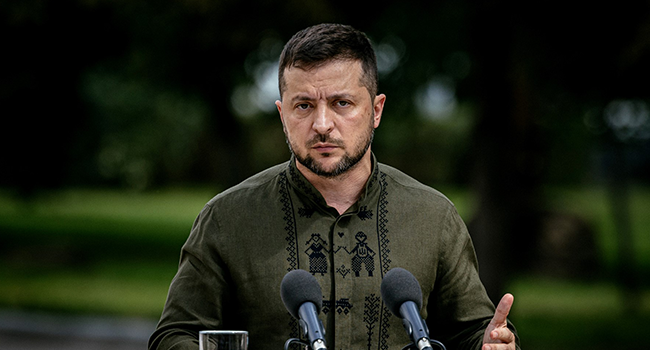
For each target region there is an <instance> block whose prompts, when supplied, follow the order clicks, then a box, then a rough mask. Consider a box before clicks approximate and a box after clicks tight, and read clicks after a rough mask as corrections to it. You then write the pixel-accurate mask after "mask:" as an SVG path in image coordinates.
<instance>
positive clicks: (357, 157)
mask: <svg viewBox="0 0 650 350" xmlns="http://www.w3.org/2000/svg"><path fill="white" fill-rule="evenodd" d="M371 121H372V120H371ZM374 136H375V128H374V127H373V125H372V124H371V125H370V128H369V131H368V132H367V133H366V134H364V135H363V136H362V137H361V138H359V139H357V143H356V144H355V146H356V147H355V148H354V149H353V150H352V153H350V152H348V151H347V150H346V151H345V153H344V154H343V157H341V160H339V162H338V163H337V164H335V165H334V167H333V168H332V169H329V170H327V169H324V168H323V166H322V165H321V164H320V163H319V162H317V161H316V160H315V159H314V158H313V157H312V156H311V155H309V154H306V155H302V154H299V153H297V152H295V151H294V150H295V149H297V147H294V145H292V143H291V141H290V140H289V139H288V138H287V137H286V133H285V139H286V141H287V145H289V150H290V151H291V154H293V156H294V157H296V161H297V162H299V163H300V164H302V165H304V166H305V167H306V168H307V169H309V170H310V171H311V172H313V173H314V174H316V175H318V176H321V177H324V178H335V177H337V176H339V175H342V174H344V173H346V172H348V171H349V170H350V169H352V168H354V167H355V166H356V165H357V164H358V163H359V161H361V159H362V158H363V156H364V155H365V154H366V152H368V149H369V148H370V145H371V144H372V140H373V139H374ZM318 142H326V143H331V144H335V145H337V146H339V147H342V146H343V145H344V143H343V141H341V140H338V139H333V138H330V136H329V135H316V136H314V137H313V138H312V139H311V140H309V141H308V142H307V144H306V145H305V146H306V149H309V148H311V147H312V146H313V145H315V144H316V143H318ZM323 156H324V157H329V156H330V154H329V153H324V154H323Z"/></svg>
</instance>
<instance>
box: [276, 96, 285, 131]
mask: <svg viewBox="0 0 650 350" xmlns="http://www.w3.org/2000/svg"><path fill="white" fill-rule="evenodd" d="M275 106H276V107H277V108H278V113H280V121H282V125H284V119H283V117H282V101H280V100H277V101H275Z"/></svg>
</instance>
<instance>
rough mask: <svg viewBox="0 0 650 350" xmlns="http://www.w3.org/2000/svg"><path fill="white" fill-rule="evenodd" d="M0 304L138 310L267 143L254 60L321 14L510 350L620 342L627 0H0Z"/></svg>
mask: <svg viewBox="0 0 650 350" xmlns="http://www.w3.org/2000/svg"><path fill="white" fill-rule="evenodd" d="M0 16H1V17H0V25H1V27H0V38H1V39H2V44H3V45H2V46H3V48H4V50H3V51H4V54H3V58H4V60H3V64H2V79H1V80H0V103H1V107H0V108H1V113H2V115H3V120H4V121H5V126H4V127H3V128H2V137H1V138H0V152H1V155H2V163H1V164H2V165H1V171H0V254H1V255H0V259H1V260H2V261H1V263H0V280H1V281H2V283H0V306H1V307H6V308H18V309H25V310H49V311H53V312H65V313H106V314H117V315H141V316H145V317H151V318H152V319H155V318H156V317H157V316H158V315H159V314H160V311H161V310H162V305H163V303H164V298H165V293H166V290H167V287H168V284H169V282H170V280H171V277H172V276H173V274H174V272H175V267H176V263H177V260H178V253H179V249H180V246H181V245H182V243H183V241H184V240H185V238H186V237H187V234H188V232H189V228H190V226H191V224H192V221H193V219H194V217H195V216H196V215H197V214H198V212H199V210H200V209H201V207H202V206H203V204H204V203H205V202H206V201H207V200H209V198H211V197H212V196H213V195H215V194H216V193H218V191H219V190H222V189H224V188H226V187H228V186H231V185H234V184H236V183H238V182H239V181H241V180H243V179H244V178H246V177H247V176H250V175H252V174H254V173H256V172H258V171H260V170H262V169H264V168H266V167H268V166H271V165H274V164H277V163H279V162H282V161H285V160H286V159H287V158H288V156H289V152H288V149H287V146H286V144H285V141H284V135H283V133H282V128H281V124H280V122H279V118H278V115H277V111H276V110H275V106H274V104H273V102H274V101H275V100H276V99H277V98H278V92H277V78H276V75H277V59H278V56H279V53H280V51H281V50H282V47H283V45H284V43H285V42H286V41H287V40H288V39H289V38H290V37H291V36H292V35H293V34H294V33H295V32H296V31H298V30H300V29H303V28H305V27H307V26H309V25H312V24H316V23H321V22H339V23H345V24H350V25H352V26H354V27H356V28H357V29H360V30H362V31H364V32H366V33H367V34H368V36H369V37H370V39H371V40H372V42H373V44H374V46H375V49H376V51H377V56H378V64H379V71H380V86H379V87H380V91H381V92H383V93H385V94H386V95H387V96H388V99H387V103H386V109H385V112H384V116H383V118H382V124H381V126H380V128H379V129H378V130H377V133H376V137H375V142H374V144H373V150H374V152H375V154H376V155H377V157H378V159H379V160H380V161H381V162H384V163H387V164H390V165H393V166H395V167H397V168H400V169H401V170H403V171H405V172H406V173H408V174H410V175H412V176H413V177H415V178H417V179H418V180H420V181H422V182H424V183H426V184H429V185H432V186H434V187H436V188H439V189H441V190H443V192H444V193H446V194H447V195H448V196H449V197H450V198H451V199H452V201H454V202H455V203H456V205H457V206H458V208H459V211H460V212H461V215H462V216H463V218H464V219H465V220H466V222H467V223H468V226H469V227H470V232H471V234H472V236H473V239H474V242H475V245H476V249H477V254H478V257H479V260H480V264H481V275H482V278H483V279H484V282H485V284H486V287H487V288H488V291H489V293H490V295H491V296H492V297H493V298H498V296H500V295H501V293H502V292H503V291H505V290H510V291H513V292H514V293H515V296H516V298H517V301H516V304H515V310H513V320H514V322H515V324H516V325H518V327H519V331H520V335H521V337H522V339H523V344H524V346H525V348H529V349H541V348H544V347H545V346H549V345H550V346H551V347H552V348H554V349H579V348H592V349H593V348H596V349H599V348H603V349H604V348H610V347H612V346H614V347H617V348H620V347H623V348H627V349H641V348H644V347H643V344H642V342H641V340H642V339H643V335H644V334H645V331H646V329H647V325H648V324H650V322H649V321H650V288H649V286H650V274H649V272H650V258H648V257H649V256H650V237H649V234H648V233H649V232H648V227H650V221H649V220H650V215H648V211H649V209H648V208H650V187H649V186H648V185H649V180H650V105H649V103H650V84H648V81H649V78H650V64H649V63H650V2H648V1H635V2H626V1H623V2H617V3H616V4H612V3H606V2H602V3H593V4H589V5H577V4H567V2H563V1H546V2H543V3H521V2H513V1H503V0H495V1H413V0H403V1H399V2H395V1H392V2H391V1H385V0H378V1H373V2H363V1H361V2H350V1H339V0H329V1H326V0H313V1H295V0H288V1H275V2H274V1H266V0H250V1H234V0H220V1H207V0H186V1H148V0H147V1H137V2H133V1H119V0H117V1H106V0H76V1H74V0H66V1H56V2H54V1H46V0H27V1H24V0H23V1H16V0H7V1H3V2H2V3H0Z"/></svg>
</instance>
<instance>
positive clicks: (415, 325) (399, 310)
mask: <svg viewBox="0 0 650 350" xmlns="http://www.w3.org/2000/svg"><path fill="white" fill-rule="evenodd" d="M380 288H381V298H382V299H383V300H384V304H386V307H388V309H389V310H390V312H392V313H393V315H395V316H397V317H399V318H401V319H402V323H403V324H404V329H406V333H407V334H408V335H409V337H410V338H411V341H413V344H414V345H415V347H416V348H417V349H419V350H433V348H432V347H431V343H432V342H433V343H434V344H436V345H437V346H438V347H440V348H441V349H443V350H444V349H445V346H444V345H442V343H440V342H439V341H436V340H431V339H429V328H428V327H427V324H426V323H425V322H424V320H423V319H422V317H420V309H421V308H422V290H421V289H420V283H418V280H417V279H416V278H415V276H413V275H412V274H411V273H410V272H409V271H407V270H405V269H403V268H400V267H396V268H394V269H391V270H390V271H388V272H387V273H386V275H385V276H384V279H383V280H382V281H381V287H380Z"/></svg>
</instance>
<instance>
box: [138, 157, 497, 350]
mask: <svg viewBox="0 0 650 350" xmlns="http://www.w3.org/2000/svg"><path fill="white" fill-rule="evenodd" d="M372 159H373V162H372V165H373V172H372V174H371V176H370V178H369V180H368V182H367V184H366V188H365V192H364V193H363V194H362V196H361V198H360V199H359V201H358V202H357V203H356V204H355V205H353V206H352V207H351V208H350V209H349V210H348V211H347V212H346V213H344V214H342V215H339V214H338V212H337V211H336V210H335V209H334V208H331V207H329V206H327V204H326V203H325V200H324V199H323V197H322V196H321V195H320V194H319V193H318V191H317V190H316V189H315V188H314V187H313V186H312V185H311V184H310V183H309V182H308V181H307V180H306V179H305V178H304V177H303V176H302V174H301V173H300V172H299V171H298V170H297V168H296V166H295V159H291V160H290V161H288V162H285V163H283V164H280V165H277V166H275V167H272V168H269V169H267V170H265V171H263V172H261V173H259V174H257V175H255V176H253V177H251V178H249V179H247V180H245V181H244V182H242V183H241V184H239V185H237V186H235V187H232V188H230V189H228V190H226V191H225V192H223V193H220V194H219V195H217V196H216V197H214V198H213V199H211V200H210V201H209V202H208V203H207V204H206V206H205V207H204V209H203V210H202V211H201V213H200V214H199V216H198V217H197V219H196V221H195V223H194V225H193V227H192V231H191V233H190V236H189V238H188V240H187V242H186V243H185V245H184V246H183V248H182V252H181V259H180V264H179V269H178V273H177V274H176V276H175V277H174V279H173V281H172V283H171V286H170V289H169V295H168V297H167V302H166V304H165V308H164V310H163V313H162V317H161V319H160V322H159V324H158V327H157V329H156V331H155V332H154V333H153V335H152V336H151V339H150V341H149V348H150V349H196V348H197V346H198V345H197V344H198V342H197V333H198V331H200V330H205V329H229V330H247V331H248V332H249V337H250V338H249V339H250V345H249V349H251V350H265V349H268V350H279V349H283V346H284V342H285V341H286V340H287V339H289V338H295V337H299V336H300V333H299V329H298V322H297V321H296V320H295V319H293V318H292V317H291V315H290V314H289V313H288V312H287V310H286V308H285V306H284V304H283V303H282V300H281V298H280V282H281V281H282V278H283V277H284V275H285V274H286V273H287V272H288V271H291V270H294V269H303V270H306V271H309V272H311V273H312V274H313V275H314V276H315V277H316V279H317V280H318V282H319V283H320V286H321V289H322V292H323V308H322V312H321V314H320V318H321V320H322V321H323V324H324V326H325V331H326V341H327V347H328V349H330V350H331V349H342V350H350V349H378V350H382V349H391V350H392V349H402V348H403V347H404V346H405V345H407V344H409V343H410V341H409V338H408V336H407V334H406V332H405V330H404V328H403V326H402V322H401V319H399V318H398V317H396V316H394V315H392V314H391V313H390V311H388V309H387V308H386V307H385V306H384V304H383V303H382V300H381V296H380V284H381V281H382V277H383V276H384V274H385V273H386V272H387V271H389V270H390V269H391V268H394V267H402V268H405V269H407V270H409V271H410V272H411V273H413V275H414V276H415V277H416V278H417V280H418V281H419V283H420V286H421V288H422V292H423V307H422V312H421V314H422V316H423V318H425V319H426V320H427V323H428V325H429V329H430V335H431V338H433V339H436V340H439V341H442V342H443V343H444V344H445V345H446V346H447V349H449V350H451V349H479V348H480V346H481V342H482V338H483V332H484V329H485V327H486V326H487V324H488V323H489V321H490V319H491V318H492V316H493V313H494V306H493V304H492V303H491V302H490V300H489V299H488V297H487V295H486V293H485V290H484V288H483V285H482V284H481V282H480V280H479V277H478V272H477V262H476V258H475V254H474V249H473V246H472V242H471V239H470V236H469V234H468V232H467V229H466V227H465V225H464V223H463V221H462V220H461V218H460V217H459V215H458V213H457V212H456V209H455V207H454V206H453V204H452V203H451V202H450V201H449V200H448V199H447V198H446V197H445V196H443V195H442V194H441V193H439V192H437V191H436V190H434V189H432V188H430V187H428V186H425V185H423V184H421V183H419V182H417V181H416V180H414V179H412V178H410V177H409V176H407V175H405V174H404V173H402V172H400V171H398V170H396V169H394V168H392V167H389V166H387V165H384V164H380V163H377V162H376V161H375V157H374V155H373V157H372Z"/></svg>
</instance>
